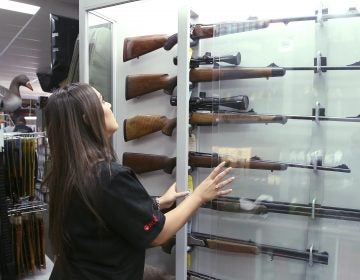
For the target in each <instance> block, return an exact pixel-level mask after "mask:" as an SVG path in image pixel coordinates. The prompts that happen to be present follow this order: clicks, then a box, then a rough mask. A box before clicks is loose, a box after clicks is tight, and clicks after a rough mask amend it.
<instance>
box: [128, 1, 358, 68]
mask: <svg viewBox="0 0 360 280" xmlns="http://www.w3.org/2000/svg"><path fill="white" fill-rule="evenodd" d="M358 16H360V13H358V12H357V10H356V9H355V8H350V9H349V11H348V12H347V13H345V14H338V15H336V14H333V15H331V14H328V11H327V9H323V10H322V11H321V14H319V13H318V12H317V11H315V15H314V16H304V17H290V18H277V19H268V20H258V19H256V18H250V19H249V20H247V21H242V22H222V23H214V24H192V25H191V26H190V38H191V39H192V40H193V41H192V43H191V45H192V46H194V45H196V44H197V43H198V41H199V40H200V39H206V38H213V37H219V36H224V35H228V34H234V33H241V32H247V31H252V30H258V29H264V28H267V27H268V26H269V25H270V24H272V23H284V24H288V23H290V22H296V21H310V20H311V21H312V20H314V21H319V19H322V20H324V21H326V20H329V19H336V18H349V17H358ZM177 41H178V37H177V34H174V35H171V36H168V35H167V34H157V35H145V36H136V37H128V38H125V40H124V48H123V61H124V62H126V61H128V60H131V59H133V58H136V57H139V56H141V55H144V54H147V53H149V52H152V51H154V50H157V49H160V48H162V47H163V48H164V49H165V50H170V49H172V47H173V46H175V45H176V44H177Z"/></svg>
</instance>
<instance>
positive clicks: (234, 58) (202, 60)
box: [173, 52, 241, 68]
mask: <svg viewBox="0 0 360 280" xmlns="http://www.w3.org/2000/svg"><path fill="white" fill-rule="evenodd" d="M240 61H241V55H240V53H239V52H238V53H237V54H236V55H226V56H214V57H212V56H211V53H210V52H206V53H205V54H204V55H203V56H201V57H197V58H193V57H192V58H190V68H198V67H199V66H200V65H214V66H219V62H225V63H228V64H232V65H239V64H240ZM173 62H174V64H175V65H177V62H178V59H177V56H176V57H174V59H173Z"/></svg>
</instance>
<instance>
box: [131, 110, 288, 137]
mask: <svg viewBox="0 0 360 280" xmlns="http://www.w3.org/2000/svg"><path fill="white" fill-rule="evenodd" d="M286 122H287V118H286V116H281V115H258V114H253V113H236V112H235V113H234V112H228V113H202V112H192V113H191V115H190V119H189V123H190V124H191V125H200V126H211V125H217V124H219V123H238V124H249V123H265V124H267V123H281V124H285V123H286ZM175 127H176V118H171V119H170V118H167V117H166V116H161V115H137V116H134V117H131V118H128V119H125V120H124V140H125V142H127V141H130V140H134V139H138V138H141V137H143V136H145V135H148V134H151V133H154V132H157V131H161V132H162V133H163V134H164V135H167V136H172V133H173V130H174V129H175Z"/></svg>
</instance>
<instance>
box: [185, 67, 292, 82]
mask: <svg viewBox="0 0 360 280" xmlns="http://www.w3.org/2000/svg"><path fill="white" fill-rule="evenodd" d="M285 73H286V70H285V69H284V68H279V67H274V68H271V67H257V68H250V67H234V66H233V67H221V68H218V69H217V68H195V69H191V70H190V81H191V82H209V81H219V80H236V79H252V78H269V77H279V76H284V75H285Z"/></svg>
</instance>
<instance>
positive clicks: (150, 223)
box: [144, 214, 159, 231]
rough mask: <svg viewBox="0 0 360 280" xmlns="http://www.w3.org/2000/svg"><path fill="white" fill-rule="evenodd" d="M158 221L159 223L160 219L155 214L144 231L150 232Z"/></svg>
mask: <svg viewBox="0 0 360 280" xmlns="http://www.w3.org/2000/svg"><path fill="white" fill-rule="evenodd" d="M158 221H159V220H158V218H157V217H156V216H155V215H154V214H153V216H152V220H151V221H150V222H149V223H147V224H146V225H144V230H146V231H148V230H150V229H151V228H152V227H153V226H154V225H155V224H156V223H157V222H158Z"/></svg>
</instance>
